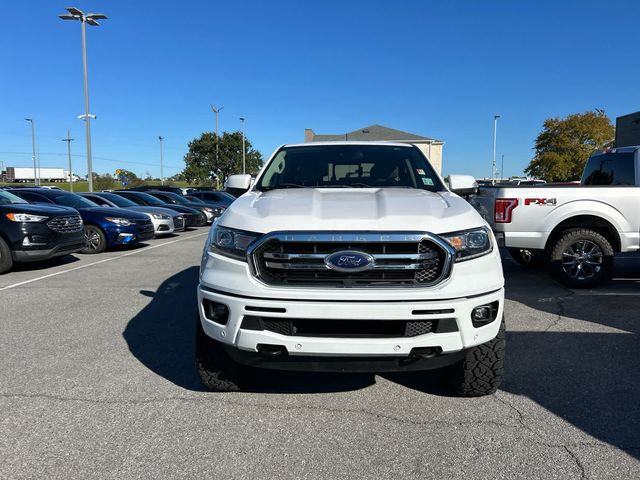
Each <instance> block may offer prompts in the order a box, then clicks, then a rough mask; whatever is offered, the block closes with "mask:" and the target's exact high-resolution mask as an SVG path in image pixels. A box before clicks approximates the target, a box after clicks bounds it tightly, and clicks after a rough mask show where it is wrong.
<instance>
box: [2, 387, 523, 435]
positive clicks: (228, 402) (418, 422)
mask: <svg viewBox="0 0 640 480" xmlns="http://www.w3.org/2000/svg"><path fill="white" fill-rule="evenodd" d="M0 398H34V399H37V398H40V399H47V400H52V401H58V402H82V403H89V404H95V405H127V404H128V405H145V404H152V403H159V402H170V401H178V402H194V403H198V402H210V401H211V396H210V395H203V396H200V397H182V396H174V397H160V398H148V399H139V400H133V399H129V400H127V399H121V400H120V399H116V400H109V399H91V398H83V397H71V396H68V397H67V396H62V395H52V394H45V393H4V394H0ZM216 401H217V402H218V403H220V404H225V405H232V406H240V407H256V408H265V409H268V410H271V411H292V410H301V411H316V412H325V413H333V414H360V415H366V416H370V417H374V418H377V419H380V420H387V421H391V422H396V423H399V424H404V425H414V426H420V427H425V426H450V427H463V426H473V425H493V426H496V427H500V428H514V429H516V428H518V427H517V425H515V424H513V423H507V422H500V421H497V420H469V421H454V420H425V421H421V420H415V419H411V418H402V417H398V416H394V415H389V414H384V413H380V412H372V411H369V410H366V409H356V408H331V407H319V406H314V405H284V406H278V405H272V404H268V403H260V402H243V401H238V400H233V399H229V398H217V399H216Z"/></svg>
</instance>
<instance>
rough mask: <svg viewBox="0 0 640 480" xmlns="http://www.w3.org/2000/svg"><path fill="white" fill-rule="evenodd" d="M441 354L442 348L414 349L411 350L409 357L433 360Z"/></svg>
mask: <svg viewBox="0 0 640 480" xmlns="http://www.w3.org/2000/svg"><path fill="white" fill-rule="evenodd" d="M441 353H442V348H440V347H416V348H412V349H411V353H410V354H409V356H410V357H414V358H423V359H426V358H433V357H437V356H438V355H440V354H441Z"/></svg>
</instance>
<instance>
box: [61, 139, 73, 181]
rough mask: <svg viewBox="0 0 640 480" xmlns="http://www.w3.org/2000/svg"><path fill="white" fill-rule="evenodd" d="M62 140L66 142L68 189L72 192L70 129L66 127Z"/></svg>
mask: <svg viewBox="0 0 640 480" xmlns="http://www.w3.org/2000/svg"><path fill="white" fill-rule="evenodd" d="M62 141H63V142H67V155H68V157H69V191H70V192H73V170H72V169H71V142H73V138H71V130H68V129H67V138H63V139H62Z"/></svg>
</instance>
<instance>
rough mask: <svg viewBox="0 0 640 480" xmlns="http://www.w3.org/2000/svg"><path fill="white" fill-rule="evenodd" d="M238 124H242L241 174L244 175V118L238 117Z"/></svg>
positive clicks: (245, 167)
mask: <svg viewBox="0 0 640 480" xmlns="http://www.w3.org/2000/svg"><path fill="white" fill-rule="evenodd" d="M240 123H242V174H243V175H246V173H247V164H246V162H245V150H246V148H245V147H244V117H240Z"/></svg>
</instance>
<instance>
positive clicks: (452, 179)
mask: <svg viewBox="0 0 640 480" xmlns="http://www.w3.org/2000/svg"><path fill="white" fill-rule="evenodd" d="M446 182H447V184H448V185H449V190H451V191H452V192H453V193H455V194H456V195H460V196H461V197H466V196H468V195H473V194H475V193H477V192H478V183H477V182H476V179H475V178H473V177H472V176H471V175H454V174H451V175H449V176H448V177H447V179H446Z"/></svg>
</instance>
